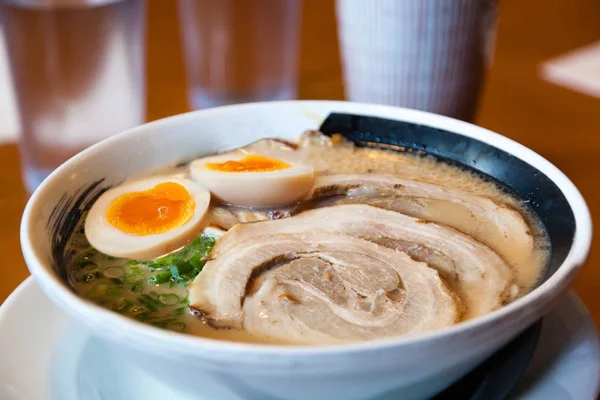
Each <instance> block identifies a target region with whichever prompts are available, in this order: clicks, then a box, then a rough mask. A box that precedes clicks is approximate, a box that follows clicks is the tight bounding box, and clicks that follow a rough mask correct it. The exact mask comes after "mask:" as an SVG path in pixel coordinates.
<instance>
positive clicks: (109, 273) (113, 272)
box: [103, 267, 125, 278]
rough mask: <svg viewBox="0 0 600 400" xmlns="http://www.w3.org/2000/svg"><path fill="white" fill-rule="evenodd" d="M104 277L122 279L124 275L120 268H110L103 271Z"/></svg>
mask: <svg viewBox="0 0 600 400" xmlns="http://www.w3.org/2000/svg"><path fill="white" fill-rule="evenodd" d="M103 274H104V276H106V277H107V278H122V277H123V275H125V271H123V268H121V267H110V268H106V269H105V270H104V271H103Z"/></svg>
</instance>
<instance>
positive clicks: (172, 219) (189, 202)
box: [105, 182, 196, 236]
mask: <svg viewBox="0 0 600 400" xmlns="http://www.w3.org/2000/svg"><path fill="white" fill-rule="evenodd" d="M195 207H196V203H195V202H194V200H193V199H192V197H191V196H190V194H189V193H188V191H187V190H186V188H185V187H183V186H182V185H180V184H179V183H175V182H165V183H160V184H158V185H156V186H154V187H153V188H152V189H148V190H146V191H143V192H131V193H125V194H123V195H121V196H119V197H117V198H116V199H114V200H113V201H112V202H111V203H110V205H109V206H108V209H107V210H106V214H105V218H106V221H107V222H108V223H109V224H111V225H112V226H114V227H115V228H117V229H118V230H120V231H122V232H125V233H129V234H131V235H137V236H146V235H155V234H157V233H164V232H167V231H169V230H171V229H173V228H178V227H180V226H182V225H184V224H185V223H186V222H188V221H189V220H190V219H191V218H192V216H193V215H194V208H195Z"/></svg>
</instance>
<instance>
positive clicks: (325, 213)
mask: <svg viewBox="0 0 600 400" xmlns="http://www.w3.org/2000/svg"><path fill="white" fill-rule="evenodd" d="M311 232H327V233H337V234H342V235H347V236H353V237H358V238H362V239H365V240H369V241H372V242H375V243H378V244H380V245H383V246H385V247H389V248H392V249H395V250H399V251H402V252H405V253H407V254H408V255H409V256H410V257H412V258H413V259H414V260H417V261H422V262H425V263H427V264H428V265H429V266H430V267H432V268H434V269H436V270H437V271H438V272H439V273H440V275H441V277H442V278H443V279H444V280H445V281H446V282H447V283H448V285H449V287H450V288H451V289H452V290H453V292H455V293H456V294H457V295H458V296H459V297H460V298H461V299H462V300H463V307H464V316H463V318H464V319H469V318H473V317H476V316H479V315H483V314H486V313H488V312H490V311H492V310H495V309H497V308H498V307H500V306H501V305H503V304H505V303H506V302H509V301H512V300H513V299H514V298H516V297H517V296H518V294H519V293H518V291H519V289H518V287H517V286H516V285H515V284H514V275H515V274H514V271H513V270H512V268H511V267H510V266H509V265H508V264H507V263H506V262H505V261H504V260H503V259H502V258H501V257H499V256H498V255H497V254H496V253H495V252H494V251H493V250H491V249H490V248H489V247H488V246H486V245H485V244H483V243H481V242H479V241H477V240H475V239H473V238H472V237H470V236H468V235H465V234H463V233H461V232H459V231H457V230H455V229H452V228H449V227H447V226H445V225H440V224H436V223H426V222H425V221H423V220H420V219H417V218H413V217H410V216H407V215H404V214H402V213H398V212H395V211H389V210H384V209H381V208H377V207H373V206H369V205H365V204H346V205H336V206H331V207H324V208H319V209H315V210H310V211H305V212H303V213H301V214H298V215H295V216H293V217H291V218H286V219H281V220H273V221H262V222H256V223H250V224H240V225H236V226H234V227H233V228H232V229H231V230H229V232H227V234H225V235H224V236H223V237H221V239H219V241H218V242H217V244H216V246H215V247H214V249H213V251H212V253H211V257H214V258H216V259H219V258H220V257H221V255H222V254H225V253H230V252H235V251H236V249H237V248H238V247H239V246H240V245H243V244H244V243H245V242H246V241H248V240H255V239H257V240H260V238H261V237H263V236H267V235H269V237H271V236H270V235H277V234H291V233H293V234H306V235H307V234H310V233H311ZM348 250H351V249H350V248H349V249H348ZM203 274H204V272H202V274H200V275H203Z"/></svg>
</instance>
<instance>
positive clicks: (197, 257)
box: [189, 254, 206, 272]
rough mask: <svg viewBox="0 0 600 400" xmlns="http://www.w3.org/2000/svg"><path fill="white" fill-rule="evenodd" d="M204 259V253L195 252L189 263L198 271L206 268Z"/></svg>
mask: <svg viewBox="0 0 600 400" xmlns="http://www.w3.org/2000/svg"><path fill="white" fill-rule="evenodd" d="M203 259H204V255H202V254H194V255H193V256H192V258H190V260H189V263H190V264H191V265H192V266H193V267H194V268H195V269H197V270H198V272H200V271H202V268H204V264H206V263H205V262H204V261H202V260H203Z"/></svg>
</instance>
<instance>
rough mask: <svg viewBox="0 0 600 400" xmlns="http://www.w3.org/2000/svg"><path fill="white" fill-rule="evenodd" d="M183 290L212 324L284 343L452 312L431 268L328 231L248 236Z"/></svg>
mask: <svg viewBox="0 0 600 400" xmlns="http://www.w3.org/2000/svg"><path fill="white" fill-rule="evenodd" d="M293 219H294V218H291V219H288V220H282V221H293ZM260 224H263V223H262V222H259V223H256V224H250V225H254V226H258V225H260ZM239 226H244V225H239ZM189 295H190V306H191V307H192V308H193V309H195V310H197V311H198V312H200V313H201V314H202V315H203V316H204V318H205V319H206V320H207V321H208V322H209V323H211V324H212V325H213V326H215V327H219V328H230V329H240V330H245V331H247V332H248V333H250V334H253V335H256V336H261V337H265V338H273V339H278V340H284V341H288V342H291V343H304V344H326V343H336V342H346V341H357V340H372V339H378V338H385V337H393V336H398V335H410V334H416V333H420V332H426V331H431V330H436V329H440V328H443V327H446V326H450V325H452V324H454V323H455V322H456V321H457V320H458V319H459V318H460V306H459V304H458V303H457V301H456V300H455V298H454V296H453V295H452V294H451V293H450V292H449V290H448V289H447V287H446V285H445V284H444V282H443V280H442V279H440V277H439V275H438V273H437V272H436V271H435V270H433V269H431V268H429V267H428V266H427V265H426V264H424V263H421V262H417V261H414V260H412V259H411V258H410V257H408V256H407V255H406V254H404V253H402V252H399V251H395V250H392V249H389V248H386V247H383V246H379V245H377V244H375V243H372V242H368V241H365V240H362V239H358V238H354V237H349V236H345V235H340V234H337V233H295V234H275V235H268V236H260V237H258V236H254V237H250V238H248V239H247V240H244V241H243V242H240V243H239V244H238V245H237V246H236V247H235V248H232V249H231V250H230V251H227V252H224V253H221V254H219V255H218V256H217V257H216V258H215V259H213V260H212V261H209V262H208V263H207V264H206V266H205V267H204V270H203V271H202V273H201V274H199V275H198V277H197V278H196V279H195V280H194V281H193V282H192V284H191V285H190V287H189Z"/></svg>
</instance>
